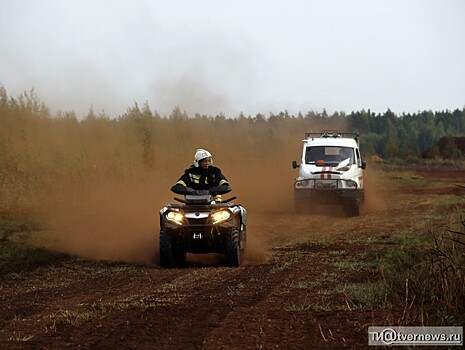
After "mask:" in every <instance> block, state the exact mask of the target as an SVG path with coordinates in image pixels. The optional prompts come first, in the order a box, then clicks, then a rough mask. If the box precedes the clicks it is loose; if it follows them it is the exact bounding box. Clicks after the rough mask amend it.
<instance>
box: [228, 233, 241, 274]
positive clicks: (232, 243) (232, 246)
mask: <svg viewBox="0 0 465 350" xmlns="http://www.w3.org/2000/svg"><path fill="white" fill-rule="evenodd" d="M239 239H240V238H239V230H238V229H237V228H235V227H231V228H230V229H229V230H228V232H227V234H226V241H225V247H224V248H225V253H224V255H225V258H226V265H227V266H232V267H238V266H239V265H240V264H241V252H240V243H239Z"/></svg>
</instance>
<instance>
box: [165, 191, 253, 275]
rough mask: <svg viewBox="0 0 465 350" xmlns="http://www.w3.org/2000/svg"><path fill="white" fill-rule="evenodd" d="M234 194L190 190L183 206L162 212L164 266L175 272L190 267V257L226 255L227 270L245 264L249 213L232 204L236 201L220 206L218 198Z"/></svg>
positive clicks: (176, 205) (171, 205)
mask: <svg viewBox="0 0 465 350" xmlns="http://www.w3.org/2000/svg"><path fill="white" fill-rule="evenodd" d="M230 191H231V188H230V187H229V186H217V187H213V188H211V189H210V190H193V189H191V188H189V187H186V188H185V190H183V191H176V192H175V193H177V194H183V195H184V199H180V198H174V199H175V200H177V201H178V202H181V203H182V204H167V205H166V206H165V207H164V208H163V209H161V210H160V266H161V267H164V268H172V267H178V266H183V265H185V263H186V253H194V254H205V253H220V254H224V256H225V259H226V265H227V266H234V267H237V266H239V265H240V264H241V255H242V253H243V251H244V249H245V246H246V226H245V219H246V210H245V208H243V207H242V206H241V205H239V204H234V203H231V201H232V200H234V199H236V197H232V198H229V199H227V200H224V201H221V202H219V203H216V202H215V201H214V199H213V198H214V196H217V195H221V194H225V193H228V192H230Z"/></svg>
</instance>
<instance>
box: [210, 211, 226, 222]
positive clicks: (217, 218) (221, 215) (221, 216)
mask: <svg viewBox="0 0 465 350" xmlns="http://www.w3.org/2000/svg"><path fill="white" fill-rule="evenodd" d="M230 216H231V212H230V211H229V210H220V211H217V212H214V213H212V215H211V218H212V220H213V223H214V224H217V223H219V222H221V221H225V220H228V219H229V217H230Z"/></svg>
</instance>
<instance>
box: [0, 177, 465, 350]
mask: <svg viewBox="0 0 465 350" xmlns="http://www.w3.org/2000/svg"><path fill="white" fill-rule="evenodd" d="M449 175H450V174H448V173H447V172H445V173H444V174H441V173H438V172H437V173H434V174H430V173H428V172H424V173H422V176H424V177H425V178H427V177H428V176H431V178H433V177H434V178H435V182H434V184H433V183H432V184H431V186H435V187H434V188H437V186H438V182H437V181H439V180H440V181H442V186H441V188H443V189H444V190H441V191H435V190H429V191H428V188H429V187H428V186H430V185H429V184H428V182H425V184H424V185H422V186H420V187H418V190H414V189H412V188H410V190H409V191H408V192H392V191H391V192H389V190H386V191H385V192H384V194H383V196H382V197H383V200H384V205H383V207H382V208H379V209H378V210H373V211H369V212H366V213H365V214H364V215H362V216H360V217H355V218H344V217H341V216H337V215H336V217H334V215H333V216H330V215H325V214H318V215H315V216H298V215H295V214H291V213H286V214H277V213H274V214H270V215H271V216H272V218H273V220H270V219H269V217H267V216H261V215H258V214H256V215H254V214H253V213H251V215H250V222H253V224H251V225H250V228H249V230H250V234H253V232H254V231H255V232H257V230H261V232H262V233H263V232H265V233H266V235H264V237H265V240H264V241H265V244H266V245H267V247H268V257H267V259H266V261H265V262H262V263H254V264H250V265H245V266H241V267H240V268H226V267H222V266H217V265H206V264H200V263H193V264H192V265H191V266H189V267H187V268H183V269H172V270H164V269H160V268H159V267H158V266H157V265H137V264H128V263H115V262H105V261H100V262H99V261H91V260H82V259H73V260H69V261H66V262H64V263H62V264H61V265H60V266H54V267H47V268H40V269H37V270H35V271H30V272H22V273H20V274H9V275H6V276H3V277H1V278H0V282H1V284H0V310H1V315H2V317H1V318H0V348H2V349H4V348H5V349H6V348H8V349H15V348H17V349H63V348H92V349H111V348H114V349H119V348H134V349H141V348H142V349H143V348H150V349H184V348H194V349H254V348H262V349H272V348H286V349H302V348H320V347H328V348H335V347H336V348H337V347H344V346H347V347H350V348H354V347H366V345H367V339H368V338H367V328H368V326H370V325H380V323H382V324H384V323H385V322H387V321H389V320H390V321H392V322H394V323H395V322H396V320H397V318H398V317H399V315H398V314H397V311H398V310H384V309H374V310H370V309H363V308H358V307H355V306H354V305H352V304H351V302H350V300H349V299H348V298H347V296H346V295H345V294H344V293H343V292H341V290H340V288H339V289H338V286H344V285H347V284H351V283H370V282H373V281H376V279H377V278H379V276H376V274H375V273H374V272H373V271H372V270H369V269H364V268H361V269H351V268H347V269H344V268H340V267H337V263H338V262H340V263H344V262H350V261H354V259H357V258H358V259H363V256H364V254H366V253H367V252H368V251H370V250H372V249H374V248H376V247H377V246H380V245H383V244H386V242H387V238H388V237H389V236H390V234H391V233H392V232H394V231H395V230H396V229H398V228H400V227H401V228H402V230H409V228H411V229H412V232H413V230H414V229H415V227H418V226H415V225H416V223H417V222H419V221H421V220H423V221H427V220H428V215H429V213H430V211H429V209H428V208H432V207H433V206H434V203H436V201H437V199H438V198H439V197H441V196H453V195H454V193H455V192H454V191H456V187H455V186H454V183H459V182H461V181H462V183H463V181H465V173H463V172H459V173H454V176H453V177H450V176H449ZM438 179H439V180H438ZM442 198H444V197H442ZM399 203H402V207H401V208H400V207H399ZM405 208H408V210H405Z"/></svg>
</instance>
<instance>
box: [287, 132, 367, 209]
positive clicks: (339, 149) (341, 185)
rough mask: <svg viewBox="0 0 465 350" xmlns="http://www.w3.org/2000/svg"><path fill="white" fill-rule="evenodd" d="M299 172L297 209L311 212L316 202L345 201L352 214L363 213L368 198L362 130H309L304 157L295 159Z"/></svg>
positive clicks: (343, 204)
mask: <svg viewBox="0 0 465 350" xmlns="http://www.w3.org/2000/svg"><path fill="white" fill-rule="evenodd" d="M292 167H293V168H294V169H296V168H299V175H298V177H297V178H296V180H295V183H294V209H295V211H296V212H297V213H300V214H304V213H309V212H310V211H311V210H312V208H313V207H314V206H316V205H331V204H333V205H334V204H338V205H342V206H343V208H344V212H345V213H346V215H348V216H358V215H360V205H361V203H362V202H363V200H364V196H365V192H364V188H363V169H365V167H366V163H365V162H364V161H363V160H362V156H361V154H360V150H359V134H356V133H341V132H339V131H337V130H323V131H321V132H320V133H311V132H309V133H305V139H304V140H303V150H302V158H301V159H300V163H299V164H298V163H297V162H296V161H293V162H292Z"/></svg>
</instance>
